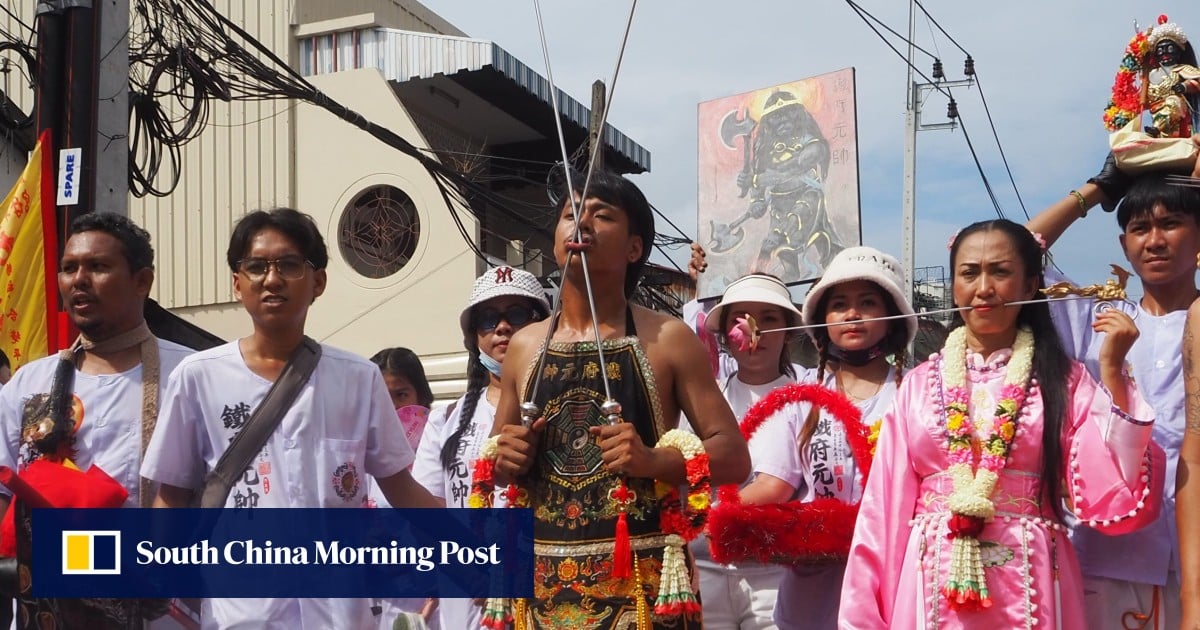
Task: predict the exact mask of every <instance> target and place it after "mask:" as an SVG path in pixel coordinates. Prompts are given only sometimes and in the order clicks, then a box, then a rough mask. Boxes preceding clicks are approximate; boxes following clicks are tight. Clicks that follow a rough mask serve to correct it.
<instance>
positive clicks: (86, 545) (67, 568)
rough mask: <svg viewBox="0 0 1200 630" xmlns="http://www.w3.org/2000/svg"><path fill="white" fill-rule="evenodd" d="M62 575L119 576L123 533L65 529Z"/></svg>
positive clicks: (63, 535)
mask: <svg viewBox="0 0 1200 630" xmlns="http://www.w3.org/2000/svg"><path fill="white" fill-rule="evenodd" d="M62 572H63V575H120V573H121V532H120V531H94V530H88V531H79V530H64V531H63V533H62Z"/></svg>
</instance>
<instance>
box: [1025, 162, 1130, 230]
mask: <svg viewBox="0 0 1200 630" xmlns="http://www.w3.org/2000/svg"><path fill="white" fill-rule="evenodd" d="M1131 181H1132V178H1131V177H1130V176H1129V175H1126V174H1125V173H1124V172H1122V171H1121V170H1120V169H1118V168H1117V163H1116V160H1115V159H1114V158H1113V155H1112V154H1111V153H1109V154H1108V158H1106V159H1105V160H1104V166H1103V167H1101V168H1100V172H1099V173H1097V174H1096V176H1095V177H1092V178H1091V179H1089V180H1088V181H1087V183H1086V184H1084V185H1082V186H1080V187H1078V188H1076V189H1075V190H1073V191H1071V192H1070V193H1068V194H1067V195H1066V196H1065V197H1063V198H1062V199H1059V200H1058V201H1056V202H1054V204H1052V205H1051V206H1050V207H1048V208H1046V209H1045V210H1042V211H1041V212H1039V213H1038V214H1037V215H1036V216H1034V217H1033V218H1032V219H1030V220H1029V222H1028V223H1026V224H1025V227H1027V228H1029V231H1030V232H1037V233H1039V234H1041V235H1042V238H1044V239H1045V240H1046V247H1050V246H1051V245H1053V244H1054V242H1055V241H1057V240H1058V239H1059V237H1060V236H1062V235H1063V232H1066V231H1067V228H1069V227H1071V224H1072V223H1074V222H1075V220H1076V219H1082V218H1083V217H1085V216H1087V213H1088V211H1089V210H1091V209H1092V208H1094V207H1096V206H1097V205H1098V204H1103V205H1104V209H1105V210H1106V211H1111V210H1112V209H1114V208H1115V207H1116V204H1117V202H1118V201H1120V200H1121V198H1122V197H1124V196H1125V191H1126V189H1128V188H1129V184H1130V182H1131Z"/></svg>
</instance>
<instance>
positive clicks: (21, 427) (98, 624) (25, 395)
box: [0, 212, 192, 628]
mask: <svg viewBox="0 0 1200 630" xmlns="http://www.w3.org/2000/svg"><path fill="white" fill-rule="evenodd" d="M153 282H154V249H153V248H152V247H151V246H150V234H149V233H148V232H146V230H144V229H142V228H141V227H139V226H137V225H136V224H135V223H133V221H131V220H129V219H128V218H127V217H124V216H121V215H118V214H113V213H108V212H100V213H93V214H84V215H82V216H80V217H79V218H77V219H75V221H74V222H73V223H72V224H71V228H70V230H69V234H68V237H67V242H66V245H65V246H64V247H63V253H62V259H61V261H60V262H59V272H58V290H59V293H60V294H61V296H62V302H63V305H64V307H65V308H66V309H67V314H68V316H69V317H70V318H71V322H72V323H73V324H74V325H75V327H76V328H78V329H79V332H80V341H79V343H78V346H77V348H78V350H77V351H76V352H75V353H74V362H75V371H74V374H73V377H74V378H73V381H74V382H73V387H72V389H71V391H72V393H73V395H72V396H71V401H72V403H73V404H71V405H70V410H69V412H68V413H70V415H71V416H72V419H73V420H74V423H75V428H74V430H73V431H71V433H70V435H69V436H68V437H67V442H68V443H67V444H66V445H65V448H66V451H67V453H66V454H67V455H69V457H70V459H71V460H72V461H73V462H74V463H75V464H76V465H77V466H78V467H79V468H80V469H81V470H87V469H88V468H89V467H92V466H97V467H99V468H100V469H101V470H103V471H104V472H105V473H107V474H108V475H109V476H110V477H112V478H113V479H114V480H116V481H117V482H119V483H120V484H121V485H122V486H124V488H125V489H126V490H127V491H128V492H129V497H128V498H127V499H126V501H125V506H126V507H139V506H140V507H149V505H150V502H151V501H152V500H153V499H154V488H153V487H152V486H151V485H150V484H148V483H146V482H145V480H143V479H141V477H140V476H139V475H138V468H139V466H140V463H141V461H142V456H143V454H144V452H145V448H146V445H147V443H148V442H149V440H150V435H151V433H152V432H153V431H154V426H155V419H156V417H157V414H158V406H157V401H158V400H160V399H161V395H162V392H163V389H164V388H165V386H166V383H167V377H168V375H170V374H171V372H172V371H174V369H175V367H176V366H177V365H178V364H179V362H180V361H181V360H183V358H184V357H186V356H187V355H189V354H191V353H192V350H191V349H189V348H185V347H183V346H181V345H179V344H176V343H172V342H170V341H165V340H162V339H157V338H155V337H154V336H153V335H152V334H151V333H150V329H149V328H148V327H147V326H146V320H145V318H144V317H143V305H144V304H145V301H146V297H147V296H148V295H149V294H150V286H151V284H153ZM59 363H60V359H59V356H58V355H53V356H49V357H45V358H42V359H39V360H37V361H34V362H32V363H29V364H27V365H25V366H24V367H22V368H21V369H20V370H18V371H17V373H16V374H14V375H13V377H12V380H11V381H9V383H8V384H7V385H6V386H5V387H4V389H3V390H2V391H0V430H3V435H4V446H3V448H0V465H2V466H6V467H8V468H11V469H14V470H16V469H18V468H23V467H24V466H27V465H28V464H29V463H31V462H32V461H34V460H35V459H37V458H39V457H43V456H51V457H54V456H56V455H60V454H61V453H40V452H38V450H37V448H36V447H34V446H33V445H32V442H31V440H29V439H26V438H25V437H23V436H24V435H27V434H26V431H28V430H29V429H32V428H33V425H34V424H35V423H37V422H38V421H39V420H41V419H42V418H44V417H45V416H46V408H47V402H48V399H49V392H50V391H51V387H52V385H53V382H54V373H55V370H56V368H57V367H58V365H59ZM0 493H2V494H3V498H2V499H0V504H2V505H3V507H4V508H5V509H7V507H8V503H9V496H8V491H7V490H5V489H3V488H0ZM25 516H26V519H27V518H28V511H26V513H25ZM19 520H20V519H19ZM17 527H18V528H21V527H25V528H27V527H28V522H27V520H26V522H25V523H20V522H18V523H17ZM26 531H28V530H26ZM160 603H161V602H160ZM164 612H165V608H161V607H153V609H152V608H148V607H147V606H143V605H141V604H140V603H139V602H138V601H136V600H115V599H87V600H53V599H33V598H31V597H28V593H25V594H23V595H21V596H19V597H18V601H17V626H18V627H20V628H36V627H43V626H40V625H39V623H43V622H42V621H39V616H41V615H49V616H50V617H51V618H53V619H55V620H57V622H58V627H94V628H141V627H142V619H143V617H147V618H149V617H154V616H158V615H161V614H163V613H164Z"/></svg>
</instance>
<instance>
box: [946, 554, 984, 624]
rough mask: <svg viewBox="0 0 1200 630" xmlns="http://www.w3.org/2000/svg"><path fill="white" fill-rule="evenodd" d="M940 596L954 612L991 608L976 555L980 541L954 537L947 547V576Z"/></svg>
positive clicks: (979, 562)
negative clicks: (948, 566)
mask: <svg viewBox="0 0 1200 630" xmlns="http://www.w3.org/2000/svg"><path fill="white" fill-rule="evenodd" d="M942 595H944V596H945V597H946V599H947V600H949V602H948V603H949V605H950V608H952V609H955V610H980V609H983V608H989V607H991V605H992V598H991V597H990V596H989V595H988V588H987V578H986V577H985V576H984V574H983V560H982V559H981V557H980V553H979V539H978V538H976V537H974V536H955V537H954V541H953V542H952V543H951V546H950V575H949V576H948V577H947V578H946V585H945V586H943V587H942Z"/></svg>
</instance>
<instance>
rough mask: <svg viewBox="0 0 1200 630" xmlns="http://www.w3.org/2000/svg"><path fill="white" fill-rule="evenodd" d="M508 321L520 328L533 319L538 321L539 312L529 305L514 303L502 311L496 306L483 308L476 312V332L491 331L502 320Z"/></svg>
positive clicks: (514, 326) (510, 324) (509, 323)
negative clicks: (495, 307)
mask: <svg viewBox="0 0 1200 630" xmlns="http://www.w3.org/2000/svg"><path fill="white" fill-rule="evenodd" d="M501 319H503V320H504V321H506V322H508V325H509V326H512V327H513V328H520V327H521V326H524V325H525V324H528V323H529V322H531V321H537V319H538V314H537V313H536V312H535V311H534V310H533V309H531V308H529V307H528V306H522V305H520V304H514V305H512V306H510V307H508V308H506V309H504V312H500V311H498V310H496V309H494V308H488V309H483V310H481V311H479V312H478V313H476V314H475V332H479V333H485V332H491V331H493V330H495V329H496V326H499V325H500V320H501Z"/></svg>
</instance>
